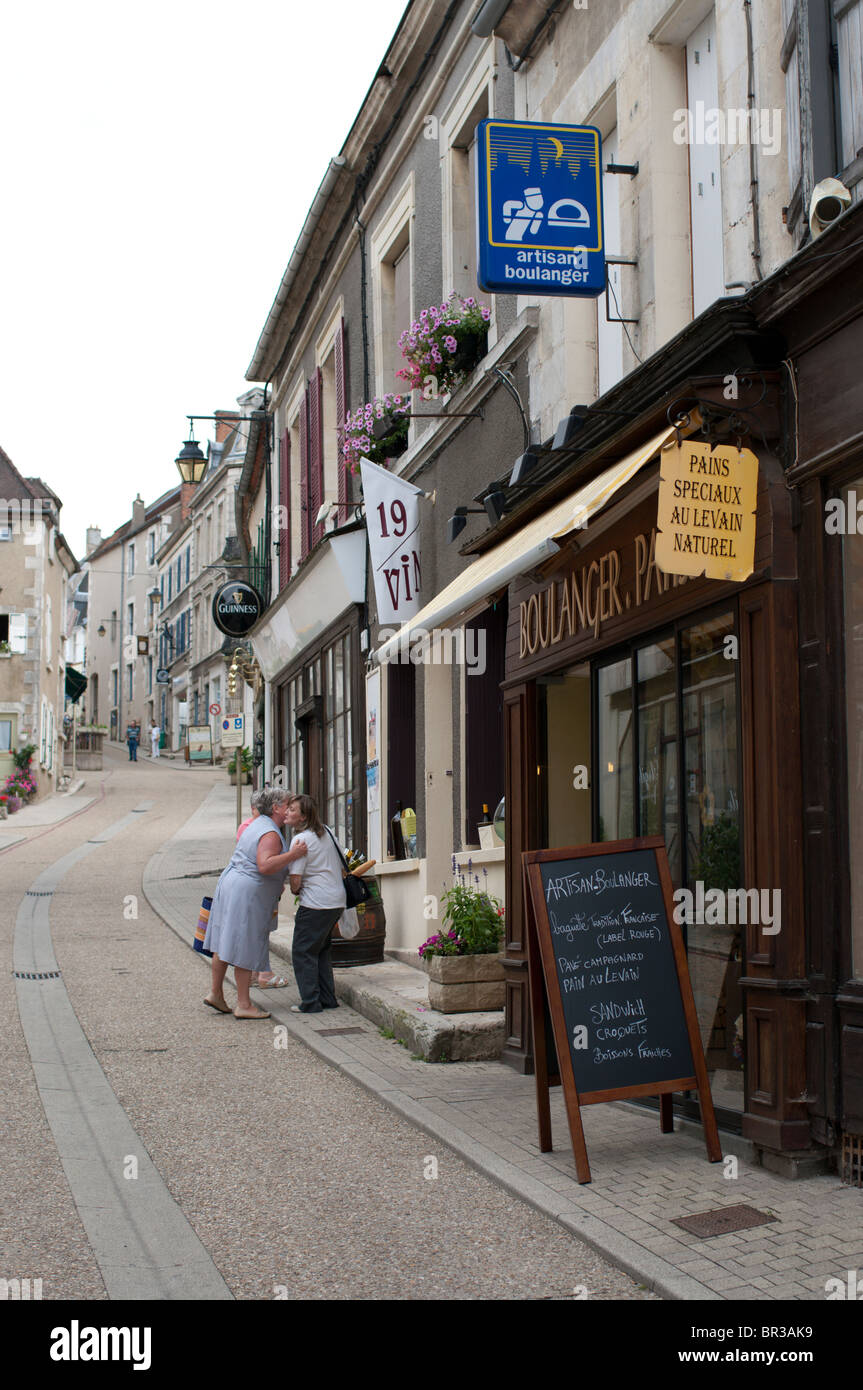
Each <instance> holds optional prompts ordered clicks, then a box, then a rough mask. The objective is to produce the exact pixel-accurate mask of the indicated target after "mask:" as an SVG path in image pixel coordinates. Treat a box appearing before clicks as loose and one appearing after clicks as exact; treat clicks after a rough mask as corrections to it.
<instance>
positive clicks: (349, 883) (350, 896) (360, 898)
mask: <svg viewBox="0 0 863 1390" xmlns="http://www.w3.org/2000/svg"><path fill="white" fill-rule="evenodd" d="M324 829H325V830H326V832H327V834H328V835H329V837H330V839H331V840H332V842H333V844H334V845H335V847H336V854H337V855H338V856H339V858H340V859H341V861H342V863H343V864H344V866H345V906H346V907H359V906H360V905H361V904H362V903H366V902H368V900H369V898H371V897H373V896H374V895H373V893H372V890H371V888H370V887H369V885H368V884H367V883H364V882H363V880H362V879H361V878H357V876H356V874H352V873H351V871H350V869H349V868H348V861H347V859H346V858H345V856H344V855H343V854H342V851H341V849H340V848H339V842H338V840H337V839H336V837H335V835H334V834H333V832H332V830H330V827H329V826H328V825H326V826H324Z"/></svg>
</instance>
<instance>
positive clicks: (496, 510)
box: [482, 487, 506, 526]
mask: <svg viewBox="0 0 863 1390" xmlns="http://www.w3.org/2000/svg"><path fill="white" fill-rule="evenodd" d="M482 504H483V506H484V507H485V510H486V515H487V517H488V519H489V524H490V525H492V526H496V525H497V523H498V522H499V521H500V519H501V517H502V516H503V513H504V508H505V507H506V497H505V496H504V494H503V492H502V491H501V489H500V488H499V487H496V488H492V490H491V492H487V493H486V495H485V497H484V498H483V499H482Z"/></svg>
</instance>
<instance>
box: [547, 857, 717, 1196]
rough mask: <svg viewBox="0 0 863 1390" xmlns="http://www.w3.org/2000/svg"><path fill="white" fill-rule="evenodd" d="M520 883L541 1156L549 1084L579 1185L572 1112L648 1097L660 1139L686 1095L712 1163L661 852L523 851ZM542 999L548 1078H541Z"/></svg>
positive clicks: (709, 1113) (581, 1176) (583, 1158)
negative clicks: (561, 1110)
mask: <svg viewBox="0 0 863 1390" xmlns="http://www.w3.org/2000/svg"><path fill="white" fill-rule="evenodd" d="M522 873H523V879H524V898H525V918H526V922H527V932H528V964H529V969H530V992H531V1012H532V1016H533V1033H534V1059H535V1070H536V1088H537V1111H538V1118H539V1144H540V1149H541V1150H542V1152H543V1153H547V1152H548V1151H549V1150H550V1149H551V1146H552V1145H551V1109H550V1106H549V1098H548V1088H549V1085H551V1084H556V1082H557V1080H558V1079H559V1081H560V1083H561V1084H562V1086H563V1093H564V1100H565V1103H566V1113H567V1118H568V1120H569V1130H570V1135H571V1138H572V1147H573V1153H574V1156H575V1166H576V1172H577V1174H578V1180H579V1182H590V1165H589V1163H588V1160H587V1149H586V1147H585V1142H584V1131H583V1128H582V1124H581V1114H580V1107H581V1106H582V1105H595V1104H598V1103H599V1102H600V1101H610V1100H626V1099H630V1098H631V1097H633V1096H653V1095H655V1096H659V1097H660V1102H659V1104H660V1125H661V1129H662V1132H663V1133H670V1132H671V1131H672V1129H673V1124H672V1113H671V1093H672V1092H673V1091H690V1090H697V1091H698V1093H699V1099H700V1102H701V1117H702V1121H703V1125H704V1136H705V1141H706V1144H707V1154H708V1158H709V1159H710V1161H711V1162H712V1163H718V1162H720V1161H721V1159H722V1151H721V1149H720V1146H719V1134H718V1131H717V1128H716V1118H715V1116H714V1113H713V1100H712V1097H711V1095H710V1085H709V1083H708V1080H707V1067H706V1064H705V1061H704V1052H703V1049H702V1046H701V1035H700V1033H699V1030H698V1020H697V1017H696V1013H695V1003H694V1000H693V997H692V985H691V983H690V980H689V969H688V967H687V963H686V948H685V946H684V944H683V937H682V935H681V932H680V928H679V926H678V925H677V923H676V922H675V920H674V912H673V898H672V888H671V875H670V873H669V870H668V859H667V856H666V852H665V841H664V840H663V839H662V837H661V836H652V837H648V838H642V839H634V840H612V841H607V842H605V843H602V844H595V845H577V846H575V847H572V848H569V849H543V850H532V851H530V852H529V853H527V854H523V855H522ZM543 985H544V988H543ZM546 998H547V1001H548V1008H549V1012H550V1015H551V1025H552V1032H553V1036H554V1042H555V1047H556V1049H557V1056H558V1067H559V1071H560V1077H559V1078H550V1077H549V1073H548V1052H547V1047H546V1036H545V1028H544V1026H543V1018H544V1013H545V1008H544V1005H545V1000H546Z"/></svg>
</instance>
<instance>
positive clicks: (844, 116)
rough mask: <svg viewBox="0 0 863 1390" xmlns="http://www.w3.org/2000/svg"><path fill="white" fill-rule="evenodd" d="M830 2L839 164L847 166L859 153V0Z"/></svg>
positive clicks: (862, 95) (862, 40) (862, 17)
mask: <svg viewBox="0 0 863 1390" xmlns="http://www.w3.org/2000/svg"><path fill="white" fill-rule="evenodd" d="M831 5H832V21H833V31H832V38H833V43H834V45H835V49H836V75H837V82H838V87H839V111H838V125H839V130H838V140H839V164H840V168H842V169H847V167H848V166H849V165H850V164H852V163H853V162H854V160H855V159H856V158H857V155H858V154H860V153H863V0H831ZM860 182H863V181H857V187H858V188H859V186H860Z"/></svg>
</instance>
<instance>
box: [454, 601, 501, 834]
mask: <svg viewBox="0 0 863 1390" xmlns="http://www.w3.org/2000/svg"><path fill="white" fill-rule="evenodd" d="M507 611H508V605H507V602H506V599H503V600H501V602H500V603H497V604H495V606H494V607H493V608H488V609H486V610H485V612H484V613H482V614H480V616H479V617H478V618H474V619H472V620H471V621H470V622H469V623H465V625H464V643H465V668H464V669H465V676H464V692H465V695H464V699H465V755H464V767H465V830H464V836H465V838H464V843H465V845H478V844H479V834H478V832H477V826H478V824H479V823H480V821H481V820H482V818H483V809H482V808H483V806H487V807H488V814H489V816H491V815H492V814H493V812H494V808H495V806H496V805H497V803H498V802H499V801H500V799H501V797H502V796H503V793H504V733H503V696H502V694H501V689H500V687H501V682H502V681H503V679H504V658H505V652H506V622H507ZM468 659H470V661H471V663H472V664H471V665H468Z"/></svg>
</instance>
